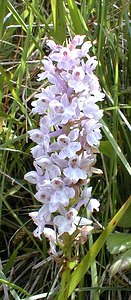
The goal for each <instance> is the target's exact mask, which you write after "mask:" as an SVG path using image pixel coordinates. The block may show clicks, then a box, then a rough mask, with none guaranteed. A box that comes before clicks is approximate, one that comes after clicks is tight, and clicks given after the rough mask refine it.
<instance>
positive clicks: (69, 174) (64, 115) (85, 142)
mask: <svg viewBox="0 0 131 300" xmlns="http://www.w3.org/2000/svg"><path fill="white" fill-rule="evenodd" d="M84 38H85V36H79V35H77V36H75V37H74V38H73V39H72V41H71V42H70V43H68V44H67V46H61V45H57V44H55V42H54V41H52V40H49V41H48V46H49V47H50V49H51V53H50V54H49V56H48V57H45V58H44V60H43V66H44V72H42V73H41V74H39V75H38V77H39V78H38V81H41V80H45V79H46V80H47V87H46V88H44V89H42V91H41V93H38V94H36V95H35V98H36V99H37V100H35V101H33V102H32V106H33V109H32V112H33V113H34V114H36V113H38V114H39V115H40V116H41V118H40V124H39V129H33V130H30V131H29V132H28V133H29V135H30V138H31V139H32V141H34V142H35V143H36V144H37V145H36V146H35V147H33V148H32V149H31V153H32V155H33V158H34V167H35V171H30V172H28V173H27V174H26V175H25V179H26V180H27V181H29V182H30V183H32V184H36V190H37V192H36V194H35V198H36V199H37V200H38V201H39V202H40V203H42V206H41V208H40V210H39V211H34V212H31V213H30V214H29V215H30V216H31V217H32V219H33V221H34V223H35V224H36V225H37V228H36V230H35V231H34V235H35V236H37V237H39V238H40V237H41V234H42V233H44V234H45V236H47V237H48V238H49V241H50V247H51V252H52V253H53V254H56V249H55V245H56V244H57V242H58V241H59V239H62V235H63V234H64V233H65V232H67V233H68V234H69V235H72V234H73V233H74V232H75V231H76V230H78V232H82V228H83V234H85V232H88V231H89V230H88V226H89V229H90V230H91V229H92V228H93V227H92V226H90V225H91V223H92V221H91V220H89V219H87V218H83V217H80V216H78V212H79V209H80V208H81V206H82V205H84V206H85V207H86V209H87V210H89V211H91V212H93V210H94V209H95V210H97V211H98V210H99V205H100V204H99V201H98V200H96V199H93V198H91V192H92V187H89V186H88V183H89V178H90V177H91V176H92V174H93V173H95V172H97V169H95V168H94V167H93V166H94V164H95V162H96V153H97V152H98V147H99V141H100V139H101V132H100V126H101V125H100V122H99V121H100V119H101V118H102V114H103V112H102V110H100V109H99V106H98V105H97V104H96V103H97V102H98V101H102V100H103V98H104V94H103V93H102V92H101V89H100V85H99V81H98V78H97V77H96V76H95V74H94V73H93V71H94V69H95V68H96V66H97V61H96V57H95V56H93V57H90V56H89V54H88V53H89V49H90V47H91V43H90V42H88V41H86V42H84ZM85 228H86V229H87V230H85Z"/></svg>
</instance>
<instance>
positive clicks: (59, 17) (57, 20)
mask: <svg viewBox="0 0 131 300" xmlns="http://www.w3.org/2000/svg"><path fill="white" fill-rule="evenodd" d="M51 7H52V14H53V23H54V38H55V40H56V41H57V42H58V43H60V44H62V43H63V42H64V41H65V40H66V21H65V8H64V5H63V1H61V0H51Z"/></svg>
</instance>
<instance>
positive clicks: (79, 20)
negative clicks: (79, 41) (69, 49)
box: [66, 0, 88, 34]
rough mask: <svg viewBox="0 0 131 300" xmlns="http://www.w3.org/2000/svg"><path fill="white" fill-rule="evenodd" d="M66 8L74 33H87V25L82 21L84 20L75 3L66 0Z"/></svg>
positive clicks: (71, 0) (72, 0)
mask: <svg viewBox="0 0 131 300" xmlns="http://www.w3.org/2000/svg"><path fill="white" fill-rule="evenodd" d="M66 2H67V4H68V8H69V11H70V17H71V21H72V23H73V27H74V33H76V34H83V33H85V32H87V31H88V28H87V25H86V23H85V21H84V18H83V16H82V14H81V12H80V10H79V9H78V7H77V5H76V1H74V0H67V1H66Z"/></svg>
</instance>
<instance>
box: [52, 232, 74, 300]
mask: <svg viewBox="0 0 131 300" xmlns="http://www.w3.org/2000/svg"><path fill="white" fill-rule="evenodd" d="M63 242H64V245H65V249H64V253H65V265H64V266H63V273H62V278H61V287H60V292H59V294H58V295H57V297H56V298H55V300H66V299H68V293H69V284H70V277H71V268H70V259H71V242H72V240H71V236H69V234H68V233H67V234H66V233H64V234H63Z"/></svg>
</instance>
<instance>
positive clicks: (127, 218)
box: [118, 205, 131, 228]
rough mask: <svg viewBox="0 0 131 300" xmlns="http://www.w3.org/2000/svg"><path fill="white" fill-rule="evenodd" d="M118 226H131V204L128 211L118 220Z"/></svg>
mask: <svg viewBox="0 0 131 300" xmlns="http://www.w3.org/2000/svg"><path fill="white" fill-rule="evenodd" d="M118 226H119V227H123V228H131V205H130V206H129V207H128V209H127V211H126V213H125V214H124V215H123V216H122V218H121V219H120V221H119V222H118Z"/></svg>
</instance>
